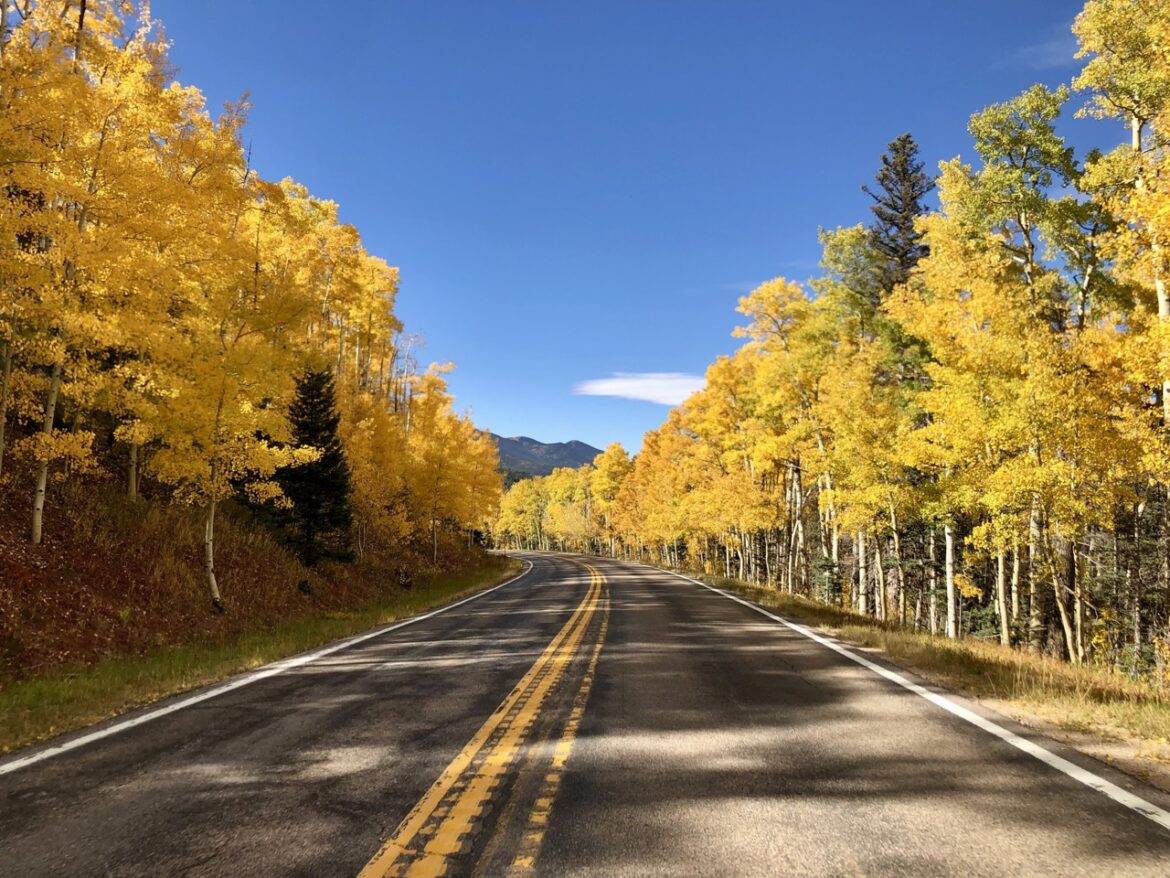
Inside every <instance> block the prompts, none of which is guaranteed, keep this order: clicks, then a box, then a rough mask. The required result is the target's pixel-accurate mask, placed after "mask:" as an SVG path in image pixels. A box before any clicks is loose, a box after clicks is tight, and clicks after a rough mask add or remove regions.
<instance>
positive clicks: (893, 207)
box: [861, 133, 934, 293]
mask: <svg viewBox="0 0 1170 878" xmlns="http://www.w3.org/2000/svg"><path fill="white" fill-rule="evenodd" d="M922 168H923V165H922V162H920V161H919V160H918V144H917V143H915V142H914V138H913V137H912V136H911V135H910V134H909V133H907V134H903V135H901V136H899V137H898V138H897V139H896V140H893V141H891V142H890V145H889V146H888V147H886V152H885V154H883V155H882V166H881V168H880V169H879V170H878V172H877V175H876V176H875V178H874V179H875V180H876V182H877V187H878V189H879V191H878V192H874V191H873V190H872V189H870V188H869V187H868V186H862V187H861V189H862V191H863V192H865V194H866V195H868V196H869V197H870V198H872V199H873V200H874V203H873V204H872V205H870V208H869V209H870V210H871V211H873V215H874V217H875V219H874V222H873V223H872V225H870V227H869V234H870V239H871V241H872V243H873V246H874V248H875V249H876V250H877V251H878V252H879V253H881V255H882V256H883V257H884V258H885V260H886V267H885V271H884V272H883V274H884V277H883V286H884V288H885V292H886V293H889V292H890V291H891V290H893V289H894V287H896V286H897V285H898V284H902V283H905V282H906V280H907V279H908V278H909V277H910V272H911V271H912V270H913V269H914V266H915V265H917V264H918V260H919V259H921V258H922V257H924V256H925V255H926V247H925V246H924V245H923V244H922V243H921V238H922V235H921V234H920V233H919V232H918V231H917V230H916V229H915V228H914V221H915V220H916V219H918V217H920V216H922V215H923V214H925V213H926V206H925V205H924V204H923V203H922V199H923V198H925V197H926V196H927V194H929V193H930V191H931V190H932V189H934V181H933V180H932V179H931V178H930V177H928V176H927V175H926V174H924V173H923V171H922Z"/></svg>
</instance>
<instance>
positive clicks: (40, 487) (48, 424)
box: [32, 361, 61, 545]
mask: <svg viewBox="0 0 1170 878" xmlns="http://www.w3.org/2000/svg"><path fill="white" fill-rule="evenodd" d="M60 391H61V363H60V362H59V361H58V362H56V363H54V364H53V373H52V377H51V378H50V379H49V393H48V395H47V396H45V420H44V423H43V424H42V427H41V430H42V432H44V434H45V435H46V436H49V435H52V433H53V421H54V420H55V419H56V417H57V395H58V393H60ZM48 484H49V462H48V461H47V460H45V461H42V462H41V465H40V467H39V469H38V470H37V490H36V494H35V495H33V514H32V541H33V545H40V542H41V525H42V523H43V521H44V514H45V489H46V488H47V487H48Z"/></svg>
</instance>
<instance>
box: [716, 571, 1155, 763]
mask: <svg viewBox="0 0 1170 878" xmlns="http://www.w3.org/2000/svg"><path fill="white" fill-rule="evenodd" d="M701 578H702V579H704V580H705V581H707V582H709V583H710V584H712V585H715V586H717V587H719V588H723V589H725V590H727V591H733V592H735V593H737V594H739V595H742V596H743V597H746V598H748V599H749V600H752V601H754V602H755V603H757V604H759V605H760V606H762V607H767V608H768V609H774V610H776V611H777V612H778V613H779V614H780V615H783V616H785V617H786V618H789V619H791V620H792V621H794V622H799V623H802V624H806V625H813V626H816V627H818V628H822V629H825V630H827V631H829V632H830V633H832V634H833V635H835V636H837V637H840V638H841V639H842V640H846V641H849V642H850V643H853V644H856V645H858V646H860V647H863V648H867V649H877V650H881V651H882V652H884V653H885V654H886V655H887V656H889V657H890V659H892V660H893V661H894V662H895V663H896V664H900V665H903V666H905V667H906V668H908V669H909V670H911V671H914V672H915V673H918V674H919V675H921V676H922V677H924V678H926V679H928V680H930V681H932V682H934V683H937V684H939V685H943V686H946V687H948V688H951V689H954V690H956V691H959V692H962V693H964V694H966V695H969V696H971V697H974V698H980V699H992V700H996V701H1000V702H1005V703H1006V704H1008V705H1009V706H1011V707H1014V708H1017V709H1019V710H1022V711H1024V712H1026V713H1029V714H1032V715H1034V716H1036V717H1039V718H1040V719H1042V720H1044V721H1046V722H1049V723H1052V724H1054V725H1057V726H1059V727H1061V728H1063V729H1067V730H1069V731H1074V732H1090V733H1094V734H1097V735H1100V736H1103V737H1106V738H1111V739H1125V738H1139V739H1142V740H1144V741H1146V742H1148V743H1149V744H1152V745H1162V746H1161V747H1157V746H1155V747H1153V748H1152V749H1151V750H1149V751H1148V752H1146V753H1145V754H1144V755H1146V756H1149V757H1151V758H1155V759H1158V760H1159V761H1163V762H1165V761H1168V760H1167V754H1166V752H1165V749H1164V747H1165V745H1167V744H1170V685H1158V684H1156V683H1154V682H1150V681H1144V680H1139V679H1135V678H1133V677H1130V676H1128V675H1126V674H1124V673H1122V672H1119V671H1115V670H1112V669H1111V668H1107V667H1103V666H1099V665H1091V664H1090V665H1082V666H1080V667H1078V666H1075V665H1070V664H1068V663H1066V662H1063V661H1060V660H1058V659H1055V658H1051V657H1049V656H1042V655H1036V654H1033V653H1029V652H1023V651H1020V650H1015V649H1010V648H1007V647H1003V646H1001V645H999V644H998V643H993V642H987V641H982V640H974V639H971V638H964V639H960V640H947V639H945V638H941V637H932V636H931V635H929V634H926V633H920V632H914V631H909V630H906V629H903V628H901V627H899V626H897V625H895V624H892V623H883V622H879V621H877V620H876V619H872V618H870V617H867V616H862V615H861V614H859V613H854V612H852V611H850V610H845V609H842V608H841V607H834V606H829V605H826V604H821V603H818V602H816V601H812V600H809V599H807V598H802V597H797V596H794V595H787V594H784V593H782V592H777V591H773V590H771V589H764V588H758V587H754V586H750V585H747V584H745V583H742V582H739V581H737V580H728V579H724V578H722V577H709V576H707V577H701Z"/></svg>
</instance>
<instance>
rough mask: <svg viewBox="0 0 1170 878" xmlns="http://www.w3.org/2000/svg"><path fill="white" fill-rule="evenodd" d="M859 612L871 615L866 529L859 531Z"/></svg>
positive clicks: (857, 550) (857, 548)
mask: <svg viewBox="0 0 1170 878" xmlns="http://www.w3.org/2000/svg"><path fill="white" fill-rule="evenodd" d="M855 552H856V554H857V612H859V613H861V614H862V615H863V616H864V615H867V614H868V613H869V569H868V568H867V567H866V557H865V555H866V548H865V528H862V529H860V530H859V531H857V546H856V548H855Z"/></svg>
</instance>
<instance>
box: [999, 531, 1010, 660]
mask: <svg viewBox="0 0 1170 878" xmlns="http://www.w3.org/2000/svg"><path fill="white" fill-rule="evenodd" d="M995 610H996V613H997V614H998V615H999V642H1000V643H1001V644H1003V645H1004V646H1011V643H1012V635H1011V630H1010V629H1009V628H1008V598H1007V557H1006V554H1005V552H1004V550H1003V549H999V550H998V551H996V553H995Z"/></svg>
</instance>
